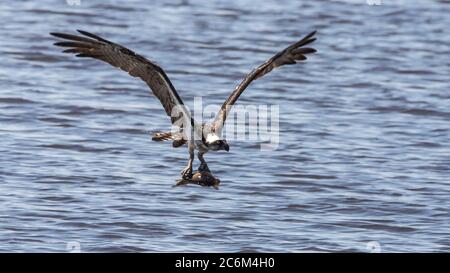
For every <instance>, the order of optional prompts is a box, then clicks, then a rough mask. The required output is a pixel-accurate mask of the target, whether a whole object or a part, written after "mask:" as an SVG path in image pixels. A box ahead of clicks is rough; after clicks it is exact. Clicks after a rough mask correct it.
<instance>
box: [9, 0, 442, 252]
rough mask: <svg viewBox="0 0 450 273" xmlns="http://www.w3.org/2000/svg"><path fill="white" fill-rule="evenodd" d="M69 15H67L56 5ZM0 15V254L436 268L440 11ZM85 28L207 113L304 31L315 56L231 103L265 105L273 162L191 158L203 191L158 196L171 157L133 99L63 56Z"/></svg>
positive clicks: (324, 6)
mask: <svg viewBox="0 0 450 273" xmlns="http://www.w3.org/2000/svg"><path fill="white" fill-rule="evenodd" d="M69 2H70V1H69ZM157 2H158V4H152V3H150V2H147V1H143V0H135V1H111V3H109V4H105V3H103V1H85V0H81V5H79V6H77V5H73V6H70V5H68V4H67V3H66V2H65V1H62V0H61V1H59V0H58V1H56V0H55V1H50V0H45V1H14V2H8V3H3V4H2V5H1V8H0V16H1V19H2V22H3V24H2V27H1V28H0V34H1V37H2V38H1V42H0V53H1V56H2V66H1V68H0V90H1V91H0V125H1V126H0V139H1V142H0V154H1V157H0V166H1V167H0V168H1V169H0V182H1V183H0V191H1V192H0V204H1V205H0V251H7V252H38V251H49V252H65V251H67V250H66V247H67V244H68V243H69V242H76V243H75V244H77V243H79V244H80V248H81V251H83V252H96V251H99V252H113V251H120V252H127V251H148V252H154V251H212V252H217V251H226V252H228V251H233V252H234V251H251V252H262V251H269V252H274V251H279V252H302V251H323V252H333V251H363V252H364V251H368V250H369V249H368V248H367V246H368V243H369V242H373V241H374V242H375V243H369V246H370V245H373V244H379V245H380V248H381V249H380V251H382V252H395V251H407V252H412V251H426V252H434V251H450V209H449V205H448V200H449V199H450V189H449V186H450V180H449V177H450V168H449V165H450V142H449V139H450V131H449V124H450V110H449V105H450V104H449V103H450V83H449V74H450V59H449V57H448V56H449V54H450V30H449V28H448V26H449V25H450V16H448V15H449V14H450V5H449V2H448V1H387V0H384V1H382V5H380V6H370V5H368V4H367V3H366V1H364V0H361V1H359V0H352V1H262V2H259V3H258V4H257V5H255V4H254V1H247V0H246V1H243V0H239V1H237V0H236V1H234V0H233V1H229V0H227V1H206V0H205V1H195V2H194V1H178V2H175V1H157ZM75 29H85V30H88V31H92V32H94V33H98V34H101V35H102V36H104V37H105V38H107V39H110V40H113V41H115V42H118V43H121V44H123V45H126V46H128V47H129V48H131V49H134V50H135V51H137V52H139V53H141V54H143V55H145V56H147V57H150V58H152V59H154V60H156V61H157V62H158V63H159V64H160V65H161V66H162V67H164V68H165V69H166V70H167V73H168V75H169V77H170V78H171V80H172V82H173V84H174V85H175V87H177V89H178V91H179V93H180V94H181V96H182V98H184V100H185V102H186V103H187V104H188V105H192V98H193V97H194V96H204V97H203V99H204V102H205V103H216V104H217V103H221V102H222V101H223V100H224V99H225V98H226V97H227V96H228V94H229V92H231V90H232V88H233V87H234V86H235V85H236V84H237V83H238V82H239V81H240V80H241V79H242V78H243V76H244V75H245V74H246V73H247V72H249V71H250V70H251V69H252V68H253V67H255V66H257V65H258V64H260V63H261V62H262V61H264V60H266V59H267V58H269V57H271V55H272V54H273V53H275V52H276V51H277V50H280V49H282V48H283V47H285V46H287V45H288V44H289V43H291V42H293V41H295V40H297V39H298V38H300V37H301V36H302V35H304V34H306V33H307V32H309V31H311V30H314V29H317V30H318V34H317V37H318V40H317V42H316V43H315V47H316V48H317V49H318V51H319V53H318V54H316V55H315V56H313V57H312V58H310V59H309V61H308V62H307V63H304V64H300V65H296V66H289V67H283V68H281V69H278V70H275V71H273V72H272V73H270V74H269V75H268V76H266V77H264V78H263V79H260V80H258V81H256V82H254V83H253V84H252V85H251V86H250V88H249V89H248V90H247V91H246V92H245V93H244V95H243V96H242V98H241V99H240V100H239V102H240V103H246V104H255V105H258V104H263V103H267V102H268V103H271V104H279V105H281V118H280V132H281V133H280V141H281V143H280V145H279V148H278V149H277V150H275V151H272V152H261V151H260V149H259V142H257V141H256V142H255V141H231V142H230V145H231V150H230V153H229V154H227V153H215V154H212V153H209V154H207V155H206V160H207V161H208V163H209V165H210V168H211V169H212V170H213V171H214V173H215V175H217V176H218V177H219V178H221V181H222V183H221V187H220V189H219V190H214V189H211V188H203V187H199V186H187V187H177V188H171V186H172V185H173V184H174V183H175V180H176V179H177V178H178V177H179V171H180V170H181V169H182V168H183V167H184V166H185V164H186V160H187V151H186V149H185V148H181V149H172V148H171V145H170V143H164V144H162V143H156V142H152V141H151V139H150V134H149V131H156V130H167V129H169V123H168V119H167V118H166V117H165V113H164V111H163V110H162V107H161V106H160V104H159V102H158V101H157V100H156V99H155V98H153V97H152V96H151V95H150V93H149V91H148V89H147V87H146V85H145V84H144V83H142V82H139V81H138V80H136V79H134V78H131V77H129V76H127V75H126V74H125V73H123V72H121V71H118V70H116V69H113V68H111V67H109V66H108V65H106V64H103V63H100V62H98V61H91V60H86V59H77V58H74V57H72V56H69V55H63V54H61V53H59V52H60V49H59V48H56V47H54V46H52V43H53V42H54V39H53V38H52V37H50V36H49V35H48V32H50V31H59V32H71V33H73V32H74V31H75Z"/></svg>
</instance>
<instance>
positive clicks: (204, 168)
mask: <svg viewBox="0 0 450 273" xmlns="http://www.w3.org/2000/svg"><path fill="white" fill-rule="evenodd" d="M203 154H204V153H202V152H198V153H197V156H198V159H199V160H200V162H201V163H200V166H199V167H198V171H199V172H208V173H211V171H210V170H209V168H208V164H206V161H205V159H204V158H203Z"/></svg>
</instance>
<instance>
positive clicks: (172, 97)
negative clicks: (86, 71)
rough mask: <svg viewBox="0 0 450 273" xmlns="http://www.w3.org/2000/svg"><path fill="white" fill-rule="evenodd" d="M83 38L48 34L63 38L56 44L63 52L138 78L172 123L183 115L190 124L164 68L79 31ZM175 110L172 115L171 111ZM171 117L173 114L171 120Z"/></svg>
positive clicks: (188, 116) (93, 35) (111, 43)
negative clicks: (98, 62)
mask: <svg viewBox="0 0 450 273" xmlns="http://www.w3.org/2000/svg"><path fill="white" fill-rule="evenodd" d="M78 32H79V33H81V34H82V35H83V36H77V35H72V34H65V33H54V32H53V33H50V34H51V35H53V36H55V37H58V38H62V39H65V41H63V42H57V43H55V45H56V46H61V47H66V48H68V49H66V50H64V51H63V52H64V53H75V54H76V56H77V57H89V58H94V59H98V60H101V61H104V62H107V63H109V64H111V65H112V66H115V67H117V68H120V69H122V70H124V71H126V72H128V74H130V75H131V76H133V77H139V78H140V79H142V80H143V81H144V82H146V83H147V85H148V86H149V87H150V89H151V90H152V91H153V94H154V95H155V96H156V97H157V98H158V99H159V101H160V102H161V104H162V105H163V107H164V110H165V111H166V113H167V115H168V116H170V117H171V120H172V123H174V122H175V121H177V120H178V119H179V118H180V117H181V116H180V115H182V116H183V118H186V120H185V121H184V122H190V123H191V124H192V125H193V122H194V121H193V119H192V118H191V117H190V113H189V112H188V111H187V110H186V108H185V107H184V104H183V101H182V100H181V98H180V96H179V95H178V93H177V91H176V90H175V88H174V87H173V85H172V83H171V82H170V80H169V78H168V77H167V75H166V73H165V72H164V71H163V69H162V68H161V67H160V66H158V65H157V64H156V63H154V62H152V61H150V60H148V59H146V58H144V57H142V56H141V55H138V54H136V53H134V52H133V51H131V50H129V49H128V48H126V47H123V46H121V45H119V44H116V43H113V42H111V41H108V40H106V39H103V38H101V37H99V36H97V35H95V34H92V33H89V32H87V31H83V30H78ZM174 107H178V108H177V109H175V110H176V112H175V113H173V112H172V111H173V110H174ZM173 114H176V116H175V117H174V116H173Z"/></svg>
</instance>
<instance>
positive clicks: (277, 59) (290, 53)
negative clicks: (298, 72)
mask: <svg viewBox="0 0 450 273" xmlns="http://www.w3.org/2000/svg"><path fill="white" fill-rule="evenodd" d="M315 34H316V32H315V31H314V32H311V33H310V34H308V35H306V36H305V37H304V38H303V39H301V40H300V41H298V42H296V43H294V44H292V45H290V46H289V47H287V48H285V49H284V50H283V51H280V52H278V53H277V54H275V56H273V57H272V58H270V59H269V60H267V61H266V62H265V63H263V64H262V65H260V66H259V67H257V68H256V69H254V70H253V71H252V72H250V73H249V74H248V75H247V76H246V77H245V79H244V80H243V81H242V82H241V83H240V84H239V85H238V86H236V88H235V89H234V91H233V93H231V95H230V96H229V97H228V99H227V100H226V101H225V102H224V103H223V104H222V107H221V108H220V110H219V112H218V113H217V115H216V117H215V120H214V129H215V131H216V132H217V131H220V130H221V129H222V127H223V125H224V123H225V120H226V118H227V115H228V113H229V112H230V110H231V107H232V106H233V105H234V104H235V103H236V101H237V100H238V98H239V96H240V95H241V94H242V92H244V90H245V88H247V86H248V85H249V84H250V83H251V82H252V81H254V80H256V79H258V78H260V77H262V76H264V75H266V74H267V73H269V72H270V71H272V69H274V68H276V67H279V66H283V65H285V64H295V63H296V61H303V60H306V56H305V55H306V54H310V53H314V52H316V50H315V49H314V48H309V47H304V46H305V45H308V44H310V43H312V42H314V41H315V40H316V38H314V35H315Z"/></svg>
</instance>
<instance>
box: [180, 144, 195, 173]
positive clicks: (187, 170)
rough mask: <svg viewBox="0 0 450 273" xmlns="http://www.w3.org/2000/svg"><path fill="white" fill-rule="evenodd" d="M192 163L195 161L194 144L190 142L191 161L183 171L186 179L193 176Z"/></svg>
mask: <svg viewBox="0 0 450 273" xmlns="http://www.w3.org/2000/svg"><path fill="white" fill-rule="evenodd" d="M192 163H194V145H191V143H189V162H188V165H187V166H186V168H184V169H183V170H182V171H181V176H182V177H183V178H184V179H190V178H191V177H192Z"/></svg>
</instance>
